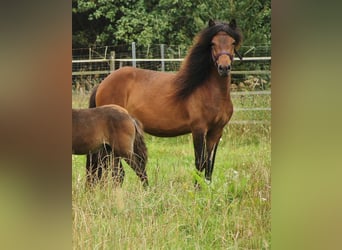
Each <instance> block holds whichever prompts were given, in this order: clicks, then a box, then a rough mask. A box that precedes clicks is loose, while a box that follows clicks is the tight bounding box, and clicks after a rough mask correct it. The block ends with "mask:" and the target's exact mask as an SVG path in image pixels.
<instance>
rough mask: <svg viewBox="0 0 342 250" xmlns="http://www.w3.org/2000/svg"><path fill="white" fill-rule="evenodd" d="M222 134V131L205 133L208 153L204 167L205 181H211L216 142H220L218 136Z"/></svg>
mask: <svg viewBox="0 0 342 250" xmlns="http://www.w3.org/2000/svg"><path fill="white" fill-rule="evenodd" d="M221 136H222V131H221V132H217V133H208V135H207V140H206V141H207V154H208V162H207V165H206V168H205V179H206V180H207V182H209V183H210V182H211V176H212V174H213V171H214V164H215V158H216V151H217V147H218V144H219V142H220V138H221Z"/></svg>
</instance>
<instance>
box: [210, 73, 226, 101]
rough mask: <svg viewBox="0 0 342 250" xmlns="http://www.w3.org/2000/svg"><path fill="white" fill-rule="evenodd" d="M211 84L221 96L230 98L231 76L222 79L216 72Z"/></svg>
mask: <svg viewBox="0 0 342 250" xmlns="http://www.w3.org/2000/svg"><path fill="white" fill-rule="evenodd" d="M215 70H216V69H215ZM210 82H211V83H212V84H213V87H215V88H216V89H218V90H219V94H220V95H221V96H223V97H230V82H231V76H230V74H229V75H228V76H227V77H221V76H219V75H218V73H217V71H216V72H215V73H214V74H212V79H211V81H210Z"/></svg>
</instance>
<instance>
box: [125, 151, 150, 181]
mask: <svg viewBox="0 0 342 250" xmlns="http://www.w3.org/2000/svg"><path fill="white" fill-rule="evenodd" d="M125 161H126V162H127V164H128V165H130V166H131V168H132V169H133V170H134V172H135V173H136V175H137V176H138V177H139V179H140V181H141V182H142V184H143V186H144V187H147V186H148V178H147V173H146V161H143V160H141V159H140V157H139V156H138V155H136V154H130V156H128V157H126V158H125Z"/></svg>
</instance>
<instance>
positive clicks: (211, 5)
mask: <svg viewBox="0 0 342 250" xmlns="http://www.w3.org/2000/svg"><path fill="white" fill-rule="evenodd" d="M72 4H73V8H72V12H73V47H89V46H104V45H118V44H123V43H126V44H130V43H131V42H133V41H135V42H137V43H138V44H144V45H147V44H159V43H165V44H182V45H184V47H188V46H189V45H190V44H191V42H192V40H193V38H194V36H195V35H196V34H197V33H198V31H199V30H201V29H202V28H203V27H205V26H206V25H207V22H208V20H209V19H216V20H222V21H229V20H230V19H231V18H236V19H237V22H238V25H239V26H240V27H241V29H242V31H243V33H244V36H245V42H246V43H248V44H259V43H263V44H270V42H271V41H270V39H271V22H270V20H271V1H270V0H242V1H233V0H229V1H227V0H218V1H206V2H203V1H201V0H183V1H179V0H159V1H158V0H153V1H146V0H132V1H127V0H112V1H109V0H97V1H94V0H73V2H72Z"/></svg>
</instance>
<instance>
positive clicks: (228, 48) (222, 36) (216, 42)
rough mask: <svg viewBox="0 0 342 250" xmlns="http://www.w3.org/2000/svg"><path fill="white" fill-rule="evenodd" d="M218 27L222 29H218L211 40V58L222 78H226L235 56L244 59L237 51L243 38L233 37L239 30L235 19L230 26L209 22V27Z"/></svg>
mask: <svg viewBox="0 0 342 250" xmlns="http://www.w3.org/2000/svg"><path fill="white" fill-rule="evenodd" d="M217 25H221V26H222V29H218V32H217V33H216V34H215V35H214V36H213V38H212V40H211V56H212V59H213V62H214V64H215V66H216V67H217V72H218V74H219V75H220V76H222V77H226V76H228V74H229V73H230V71H231V68H232V66H231V64H232V62H233V60H234V56H235V54H236V55H238V56H239V57H240V59H242V58H241V56H240V55H239V54H238V53H237V50H236V49H237V48H238V47H239V45H240V42H241V39H240V38H241V37H240V36H238V37H237V36H236V35H233V32H235V31H236V29H237V26H236V21H235V20H234V19H233V20H232V21H231V22H230V23H229V24H228V25H227V24H222V23H219V24H217V23H215V22H214V21H212V20H210V21H209V27H212V26H217ZM234 34H235V33H234ZM237 34H238V33H237ZM234 36H235V38H234Z"/></svg>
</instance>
